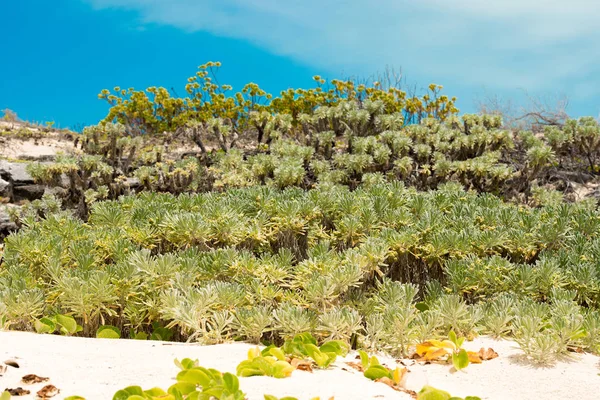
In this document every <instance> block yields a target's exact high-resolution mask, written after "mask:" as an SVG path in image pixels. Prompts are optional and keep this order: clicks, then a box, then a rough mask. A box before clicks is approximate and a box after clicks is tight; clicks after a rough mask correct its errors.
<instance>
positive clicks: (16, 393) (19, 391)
mask: <svg viewBox="0 0 600 400" xmlns="http://www.w3.org/2000/svg"><path fill="white" fill-rule="evenodd" d="M4 390H5V391H7V392H8V393H10V395H11V396H27V395H28V394H29V393H31V392H30V391H29V390H27V389H23V388H22V387H18V388H14V389H8V388H6V389H4Z"/></svg>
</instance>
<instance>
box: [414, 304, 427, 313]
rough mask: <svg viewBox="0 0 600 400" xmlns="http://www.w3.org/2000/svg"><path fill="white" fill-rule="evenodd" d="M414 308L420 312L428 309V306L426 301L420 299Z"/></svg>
mask: <svg viewBox="0 0 600 400" xmlns="http://www.w3.org/2000/svg"><path fill="white" fill-rule="evenodd" d="M415 308H416V309H417V310H419V311H421V312H425V311H428V310H429V306H428V305H427V304H426V303H424V302H422V301H421V302H419V303H417V304H415Z"/></svg>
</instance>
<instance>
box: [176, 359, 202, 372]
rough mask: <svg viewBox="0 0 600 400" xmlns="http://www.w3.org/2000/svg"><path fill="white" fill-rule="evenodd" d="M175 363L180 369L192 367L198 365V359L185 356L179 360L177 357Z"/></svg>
mask: <svg viewBox="0 0 600 400" xmlns="http://www.w3.org/2000/svg"><path fill="white" fill-rule="evenodd" d="M175 365H177V366H178V367H179V368H180V369H190V368H194V367H197V366H198V360H197V359H196V360H192V359H191V358H184V359H183V360H181V361H179V360H178V359H175Z"/></svg>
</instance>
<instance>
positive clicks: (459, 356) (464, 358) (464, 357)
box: [452, 349, 469, 371]
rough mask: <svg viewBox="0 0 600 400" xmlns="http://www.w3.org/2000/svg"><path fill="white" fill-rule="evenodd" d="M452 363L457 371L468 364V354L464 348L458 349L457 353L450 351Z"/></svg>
mask: <svg viewBox="0 0 600 400" xmlns="http://www.w3.org/2000/svg"><path fill="white" fill-rule="evenodd" d="M452 365H454V368H456V370H457V371H460V370H461V369H463V368H466V367H467V366H468V365H469V354H467V351H466V350H465V349H460V351H459V352H458V353H456V352H455V353H452Z"/></svg>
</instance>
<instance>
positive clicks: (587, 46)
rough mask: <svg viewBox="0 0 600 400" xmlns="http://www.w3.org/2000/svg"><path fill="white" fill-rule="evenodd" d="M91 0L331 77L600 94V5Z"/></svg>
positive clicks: (552, 0)
mask: <svg viewBox="0 0 600 400" xmlns="http://www.w3.org/2000/svg"><path fill="white" fill-rule="evenodd" d="M86 1H88V2H89V3H91V4H92V5H93V6H94V7H96V8H99V9H101V8H109V7H117V8H126V9H131V10H135V11H137V12H139V15H140V19H141V20H142V22H144V23H158V24H167V25H172V26H176V27H179V28H181V29H184V30H189V31H199V30H201V31H207V32H211V33H213V34H215V35H220V36H227V37H234V38H240V39H243V40H247V41H249V42H251V43H253V44H255V45H258V46H261V47H263V48H266V49H268V50H269V51H271V52H274V53H277V54H281V55H285V56H289V57H292V58H294V59H296V60H299V61H302V62H304V63H307V64H311V65H315V66H318V67H322V68H326V69H328V70H330V71H332V72H339V71H341V70H344V71H353V72H356V73H363V74H368V73H371V72H373V71H376V70H380V69H381V68H382V67H383V66H385V65H394V66H401V67H402V68H403V69H404V70H405V71H407V72H408V73H409V75H410V76H418V77H420V78H422V79H431V80H436V79H437V80H441V79H443V80H451V81H452V82H454V83H457V84H466V85H486V86H487V87H489V88H498V89H506V88H517V87H521V88H527V89H529V90H548V89H552V90H568V89H569V88H571V90H569V91H570V92H573V91H577V92H578V93H575V92H573V95H574V96H577V95H579V96H594V95H600V46H598V45H597V43H598V42H600V29H598V28H597V26H598V25H597V24H598V21H599V20H600V4H599V3H598V2H597V0H570V1H568V2H567V1H564V0H561V1H558V0H452V1H449V0H419V1H409V0H370V1H365V0H363V1H361V0H319V1H317V0H285V1H282V0H202V1H200V0H86ZM588 83H593V84H592V85H590V84H588ZM590 86H593V87H595V88H596V89H591V88H590ZM578 88H580V89H578ZM581 88H585V90H582V89H581Z"/></svg>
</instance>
